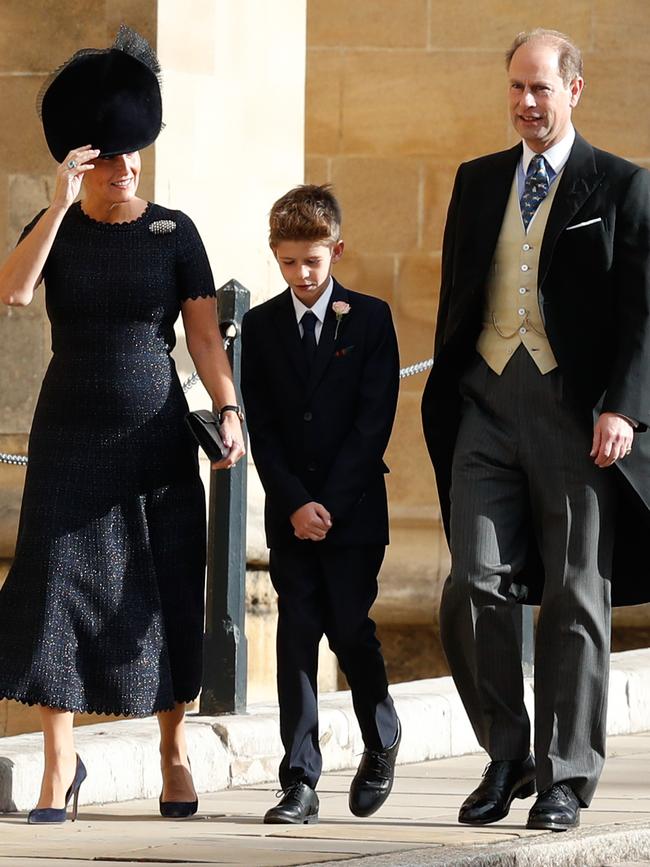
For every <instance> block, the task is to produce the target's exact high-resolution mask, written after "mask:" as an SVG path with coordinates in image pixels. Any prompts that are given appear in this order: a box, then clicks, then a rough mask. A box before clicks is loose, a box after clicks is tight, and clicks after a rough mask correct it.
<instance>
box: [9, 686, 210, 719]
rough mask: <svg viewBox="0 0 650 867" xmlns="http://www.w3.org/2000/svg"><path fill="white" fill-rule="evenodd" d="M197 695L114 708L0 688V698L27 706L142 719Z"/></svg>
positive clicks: (190, 700) (191, 699)
mask: <svg viewBox="0 0 650 867" xmlns="http://www.w3.org/2000/svg"><path fill="white" fill-rule="evenodd" d="M197 697H198V693H197V694H196V695H195V696H193V697H192V698H174V702H175V704H170V705H161V706H160V707H155V706H154V707H153V708H152V709H150V710H143V709H139V710H133V709H127V708H119V709H117V710H116V709H115V708H108V707H97V706H93V705H84V704H81V703H80V702H64V703H62V702H55V701H52V700H51V699H49V698H47V697H46V696H38V697H36V696H33V695H27V694H25V693H21V694H20V695H19V694H18V693H15V692H12V691H11V690H6V689H2V688H0V699H4V698H6V699H7V700H8V701H17V702H19V704H23V705H27V706H28V707H49V708H53V709H55V710H63V711H68V712H70V713H85V714H91V715H97V716H117V717H120V716H126V717H131V718H134V719H142V718H144V717H150V716H154V715H155V714H157V713H166V712H168V711H172V710H174V708H175V705H176V704H191V702H193V701H195V700H196V698H197Z"/></svg>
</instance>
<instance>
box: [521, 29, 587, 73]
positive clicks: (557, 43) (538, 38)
mask: <svg viewBox="0 0 650 867" xmlns="http://www.w3.org/2000/svg"><path fill="white" fill-rule="evenodd" d="M527 42H545V43H546V44H547V45H552V46H553V47H554V48H556V49H557V54H558V68H559V70H560V76H561V78H562V81H563V82H564V86H565V87H568V86H569V85H570V84H571V82H572V81H573V80H574V79H575V78H577V77H578V76H580V77H582V53H581V52H580V49H579V48H578V46H577V45H574V44H573V42H571V40H570V39H569V37H568V36H566V35H565V34H564V33H560V32H559V30H545V29H544V28H543V27H536V28H535V30H523V31H522V32H521V33H518V34H517V35H516V36H515V38H514V41H513V43H512V45H511V46H510V48H509V49H508V51H507V52H506V69H510V61H511V60H512V55H513V54H514V53H515V51H516V50H517V49H518V48H520V47H521V46H522V45H525V44H526V43H527Z"/></svg>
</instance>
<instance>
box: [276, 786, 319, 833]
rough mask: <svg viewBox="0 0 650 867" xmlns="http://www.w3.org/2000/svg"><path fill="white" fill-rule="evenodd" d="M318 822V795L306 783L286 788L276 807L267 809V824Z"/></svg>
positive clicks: (306, 823)
mask: <svg viewBox="0 0 650 867" xmlns="http://www.w3.org/2000/svg"><path fill="white" fill-rule="evenodd" d="M312 822H318V795H317V794H316V792H315V791H314V790H313V789H310V788H309V786H308V785H307V784H306V783H293V784H292V785H291V786H289V787H288V788H286V789H285V790H284V792H283V794H282V798H281V800H280V802H279V803H278V804H276V805H275V807H271V809H270V810H267V811H266V815H265V816H264V824H265V825H311V824H312Z"/></svg>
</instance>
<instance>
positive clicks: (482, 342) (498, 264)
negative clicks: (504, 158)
mask: <svg viewBox="0 0 650 867" xmlns="http://www.w3.org/2000/svg"><path fill="white" fill-rule="evenodd" d="M561 174H562V173H561V172H560V175H558V177H557V178H556V179H555V182H554V183H553V186H552V187H551V189H550V191H549V194H548V195H547V196H546V198H545V199H544V201H543V202H542V203H541V205H540V206H539V208H538V209H537V211H536V212H535V217H534V219H533V220H532V222H531V223H529V225H528V232H526V230H525V229H524V224H523V223H522V220H521V210H520V207H519V196H518V193H517V175H516V173H515V178H514V181H513V184H512V189H511V190H510V197H509V199H508V204H507V206H506V211H505V214H504V216H503V223H502V225H501V231H500V233H499V240H498V241H497V246H496V249H495V251H494V258H493V259H492V265H491V267H490V274H489V277H488V283H487V287H486V294H485V308H484V311H483V330H482V331H481V334H480V335H479V339H478V341H477V343H476V349H477V351H478V352H479V354H480V355H481V356H482V358H483V359H484V360H485V362H486V363H487V364H488V365H489V366H490V367H491V368H492V370H493V371H494V372H495V373H498V374H501V373H502V372H503V369H504V368H505V366H506V364H507V363H508V361H510V359H511V358H512V356H513V355H514V353H515V350H516V349H517V348H518V347H519V346H520V344H522V343H523V345H524V346H525V347H526V349H527V351H528V352H529V353H530V356H531V358H532V359H533V361H534V362H535V364H536V365H537V367H538V368H539V370H540V372H541V373H548V372H549V371H550V370H553V368H554V367H557V361H556V360H555V358H554V356H553V352H552V350H551V347H550V344H549V342H548V338H547V337H546V331H545V330H544V323H543V321H542V315H541V312H540V309H539V301H538V298H537V279H538V274H539V253H540V248H541V245H542V238H543V237H544V229H545V228H546V221H547V219H548V214H549V211H550V210H551V205H552V203H553V198H554V196H555V193H556V191H557V188H558V185H559V182H560V176H561Z"/></svg>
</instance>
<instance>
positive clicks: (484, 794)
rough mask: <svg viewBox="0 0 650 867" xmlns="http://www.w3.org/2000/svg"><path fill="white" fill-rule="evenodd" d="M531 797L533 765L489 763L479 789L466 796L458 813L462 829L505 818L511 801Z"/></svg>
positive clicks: (527, 761)
mask: <svg viewBox="0 0 650 867" xmlns="http://www.w3.org/2000/svg"><path fill="white" fill-rule="evenodd" d="M534 794H535V761H534V759H533V757H532V756H528V758H526V759H524V760H523V761H499V762H490V764H489V765H488V766H487V768H486V769H485V772H484V774H483V779H482V780H481V783H480V784H479V786H478V787H477V788H476V789H474V791H473V792H472V793H471V794H470V795H468V797H467V798H466V799H465V800H464V801H463V804H462V806H461V808H460V812H459V813H458V821H459V822H462V823H463V824H464V825H489V824H490V822H498V821H499V819H503V818H505V817H506V816H507V815H508V813H509V811H510V804H511V803H512V801H513V798H529V797H530V796H531V795H534Z"/></svg>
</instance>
